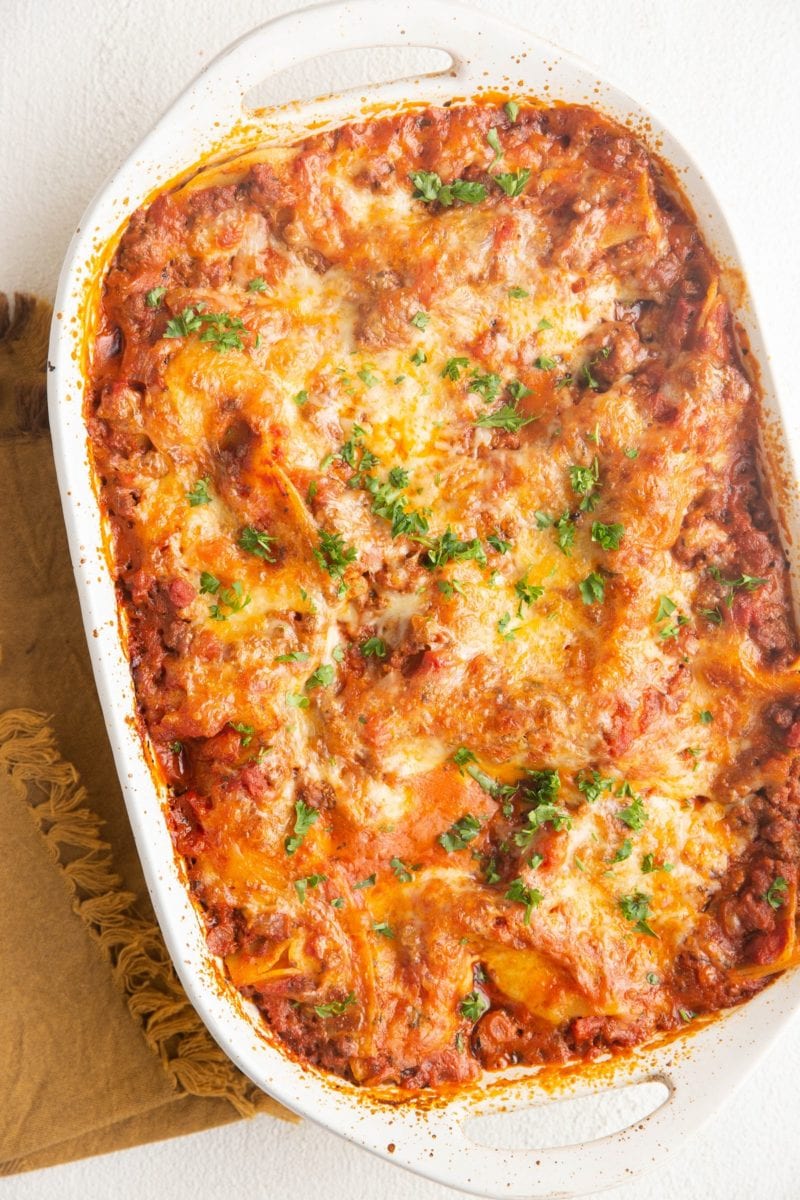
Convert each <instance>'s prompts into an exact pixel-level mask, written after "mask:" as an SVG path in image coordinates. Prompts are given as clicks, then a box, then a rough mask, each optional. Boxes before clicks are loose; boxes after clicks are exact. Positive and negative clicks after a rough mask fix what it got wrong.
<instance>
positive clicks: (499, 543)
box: [486, 533, 511, 554]
mask: <svg viewBox="0 0 800 1200" xmlns="http://www.w3.org/2000/svg"><path fill="white" fill-rule="evenodd" d="M486 541H487V542H488V544H489V545H490V546H491V547H492V549H493V550H496V551H497V553H498V554H508V552H509V550H510V549H511V542H507V541H506V540H505V538H502V537H501V536H500V534H499V533H490V534H489V536H488V538H487V539H486Z"/></svg>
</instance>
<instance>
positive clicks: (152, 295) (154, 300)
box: [144, 287, 167, 308]
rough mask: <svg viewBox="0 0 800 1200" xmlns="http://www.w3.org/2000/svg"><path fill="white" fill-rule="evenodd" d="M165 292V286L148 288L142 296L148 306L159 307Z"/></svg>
mask: <svg viewBox="0 0 800 1200" xmlns="http://www.w3.org/2000/svg"><path fill="white" fill-rule="evenodd" d="M166 294H167V289H166V288H165V287H154V288H150V291H149V292H148V293H147V295H146V296H145V298H144V302H145V304H146V305H147V307H148V308H160V307H161V301H162V300H163V299H164V297H165V296H166Z"/></svg>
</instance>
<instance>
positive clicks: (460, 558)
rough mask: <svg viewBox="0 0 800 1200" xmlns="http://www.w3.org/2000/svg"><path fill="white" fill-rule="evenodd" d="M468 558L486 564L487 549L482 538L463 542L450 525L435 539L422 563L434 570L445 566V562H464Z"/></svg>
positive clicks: (482, 564) (483, 565)
mask: <svg viewBox="0 0 800 1200" xmlns="http://www.w3.org/2000/svg"><path fill="white" fill-rule="evenodd" d="M467 559H474V560H475V561H476V562H477V563H479V564H480V565H481V566H482V567H485V566H486V551H485V550H484V548H483V546H482V545H481V543H480V539H479V538H473V539H472V541H471V542H462V541H461V539H460V538H457V537H456V535H455V534H454V533H453V531H452V530H451V529H450V528H449V527H448V528H447V529H446V530H445V532H444V533H443V534H442V535H441V536H440V537H439V538H434V539H433V541H432V545H431V546H430V549H429V550H428V552H427V553H426V554H425V555H424V556H423V558H422V565H423V566H424V567H427V568H428V570H429V571H434V570H436V568H437V567H443V566H444V564H445V563H448V562H451V561H452V562H464V561H465V560H467Z"/></svg>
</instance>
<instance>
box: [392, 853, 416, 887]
mask: <svg viewBox="0 0 800 1200" xmlns="http://www.w3.org/2000/svg"><path fill="white" fill-rule="evenodd" d="M389 866H390V867H391V868H392V870H393V871H394V873H395V875H396V876H397V878H398V879H399V880H400V882H401V883H411V882H412V881H413V879H414V876H413V875H412V874H411V871H410V869H409V868H408V867H407V866H406V865H405V863H404V862H402V861H401V860H400V859H399V858H390V859H389Z"/></svg>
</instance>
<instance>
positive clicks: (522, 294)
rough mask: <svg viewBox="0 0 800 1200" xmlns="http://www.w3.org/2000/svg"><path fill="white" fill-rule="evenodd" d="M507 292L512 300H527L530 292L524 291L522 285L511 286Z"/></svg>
mask: <svg viewBox="0 0 800 1200" xmlns="http://www.w3.org/2000/svg"><path fill="white" fill-rule="evenodd" d="M508 294H509V296H510V297H511V299H512V300H527V299H528V297H529V296H530V292H526V291H525V288H522V287H511V288H509V289H508Z"/></svg>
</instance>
